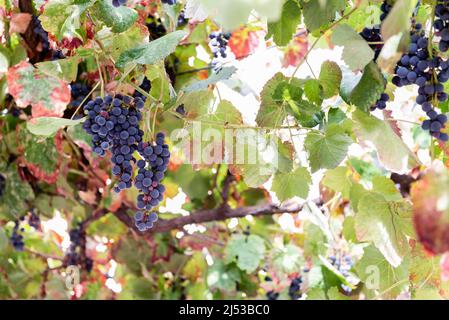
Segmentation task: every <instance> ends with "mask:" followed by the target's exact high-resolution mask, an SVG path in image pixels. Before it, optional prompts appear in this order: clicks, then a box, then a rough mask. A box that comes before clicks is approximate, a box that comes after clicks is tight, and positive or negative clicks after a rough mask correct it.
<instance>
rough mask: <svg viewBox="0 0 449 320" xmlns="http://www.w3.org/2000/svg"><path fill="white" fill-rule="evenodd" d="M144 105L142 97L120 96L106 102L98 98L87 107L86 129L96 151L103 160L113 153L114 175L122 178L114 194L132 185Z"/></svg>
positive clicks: (110, 98)
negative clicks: (109, 153)
mask: <svg viewBox="0 0 449 320" xmlns="http://www.w3.org/2000/svg"><path fill="white" fill-rule="evenodd" d="M143 106H144V101H143V100H142V99H140V98H131V97H129V96H122V95H120V94H117V95H115V96H112V95H107V96H105V98H104V99H102V98H100V97H97V98H95V99H94V100H91V101H89V102H88V103H87V104H86V106H85V107H84V112H85V113H86V114H87V115H88V119H87V120H86V121H85V122H84V124H83V128H84V130H85V131H86V132H87V133H88V134H90V135H91V136H92V147H93V151H94V152H95V153H96V154H98V155H99V156H100V157H103V156H105V154H106V151H107V150H111V151H112V157H111V162H112V163H113V167H112V174H113V175H115V176H118V177H119V182H118V183H117V184H116V185H115V187H114V191H115V192H120V191H121V190H124V189H127V188H131V186H132V175H133V166H132V164H133V163H134V162H135V161H136V159H135V158H134V157H133V153H134V152H135V151H136V150H137V146H138V143H139V142H141V141H142V137H143V131H142V130H140V129H139V122H140V120H141V119H142V113H141V111H140V110H141V109H142V108H143Z"/></svg>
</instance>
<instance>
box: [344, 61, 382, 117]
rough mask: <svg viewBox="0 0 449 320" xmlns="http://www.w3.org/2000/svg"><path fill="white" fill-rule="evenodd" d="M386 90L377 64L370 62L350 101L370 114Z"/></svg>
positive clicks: (350, 96)
mask: <svg viewBox="0 0 449 320" xmlns="http://www.w3.org/2000/svg"><path fill="white" fill-rule="evenodd" d="M384 90H385V78H384V76H383V75H382V73H381V72H380V69H379V67H378V66H377V65H376V63H375V62H370V63H369V64H368V65H367V66H366V67H365V70H364V71H363V75H362V78H361V79H360V82H359V83H357V85H356V86H355V87H354V89H353V90H352V92H351V94H350V95H349V101H350V102H351V103H352V104H354V105H355V106H356V107H357V108H359V109H360V110H363V111H365V112H368V111H369V110H370V108H371V106H373V105H374V104H375V103H376V101H377V100H379V98H380V95H381V94H382V93H383V92H384Z"/></svg>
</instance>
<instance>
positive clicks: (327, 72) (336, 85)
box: [319, 61, 342, 99]
mask: <svg viewBox="0 0 449 320" xmlns="http://www.w3.org/2000/svg"><path fill="white" fill-rule="evenodd" d="M341 79H342V72H341V69H340V67H339V66H338V64H337V63H335V62H333V61H324V62H323V64H322V65H321V71H320V76H319V81H320V84H321V86H322V87H323V98H325V99H328V98H331V97H333V96H335V95H337V94H338V91H339V89H340V83H341Z"/></svg>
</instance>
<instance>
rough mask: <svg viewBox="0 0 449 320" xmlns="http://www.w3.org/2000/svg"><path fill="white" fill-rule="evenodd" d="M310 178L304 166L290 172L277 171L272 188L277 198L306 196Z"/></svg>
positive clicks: (310, 181) (283, 199)
mask: <svg viewBox="0 0 449 320" xmlns="http://www.w3.org/2000/svg"><path fill="white" fill-rule="evenodd" d="M311 183H312V178H311V176H310V173H309V171H307V169H306V168H297V169H295V170H294V171H293V172H290V173H282V172H278V173H276V174H275V175H274V179H273V185H272V187H271V188H272V190H273V191H274V192H275V193H276V196H277V197H278V199H279V200H281V201H285V200H287V199H291V198H293V197H296V196H297V197H300V198H303V199H306V198H307V195H308V194H309V185H310V184H311Z"/></svg>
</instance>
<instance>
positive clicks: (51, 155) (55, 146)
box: [20, 130, 62, 183]
mask: <svg viewBox="0 0 449 320" xmlns="http://www.w3.org/2000/svg"><path fill="white" fill-rule="evenodd" d="M27 133H28V131H27V130H23V131H21V133H20V136H21V137H22V138H21V143H22V146H23V152H24V160H25V163H26V165H27V167H28V169H29V170H30V171H31V173H32V174H33V175H34V176H35V177H36V178H38V179H40V180H43V181H45V182H47V183H55V182H56V180H57V178H58V174H59V170H58V169H59V165H60V163H61V151H62V150H61V149H62V147H61V143H62V142H61V135H56V136H54V137H48V138H42V137H40V136H35V135H30V134H27Z"/></svg>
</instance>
